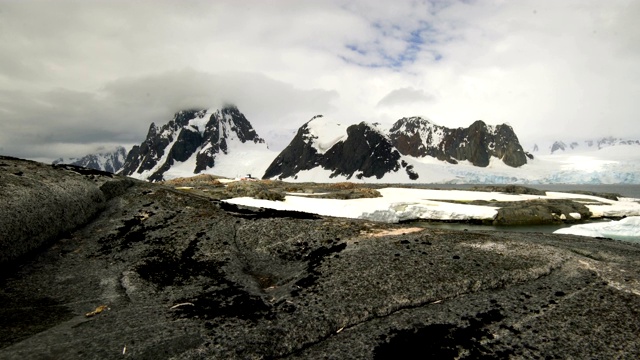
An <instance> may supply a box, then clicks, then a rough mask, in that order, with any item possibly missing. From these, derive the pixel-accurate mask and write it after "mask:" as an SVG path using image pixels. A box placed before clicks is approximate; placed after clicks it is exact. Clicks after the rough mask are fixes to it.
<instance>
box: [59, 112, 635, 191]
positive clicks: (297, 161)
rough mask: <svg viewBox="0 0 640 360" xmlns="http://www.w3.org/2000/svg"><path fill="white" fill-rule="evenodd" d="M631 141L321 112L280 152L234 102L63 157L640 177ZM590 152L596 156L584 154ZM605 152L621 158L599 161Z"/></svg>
mask: <svg viewBox="0 0 640 360" xmlns="http://www.w3.org/2000/svg"><path fill="white" fill-rule="evenodd" d="M632 145H640V141H634V140H622V139H616V138H601V139H599V140H589V141H582V142H575V141H571V142H566V141H556V142H554V143H553V144H551V145H549V146H548V147H543V146H538V145H535V146H534V147H533V149H532V151H531V152H527V151H524V149H523V147H522V146H521V144H520V141H519V139H518V137H517V135H516V134H515V132H514V130H513V129H512V128H511V127H510V126H509V125H507V124H500V125H488V124H486V123H485V122H483V121H481V120H478V121H475V122H473V123H472V124H471V125H470V126H469V127H466V128H464V127H459V128H447V127H445V126H440V125H437V124H435V123H433V122H432V121H430V120H429V119H426V118H423V117H405V118H401V119H399V120H397V121H396V122H395V123H394V124H393V125H392V126H391V127H390V128H389V129H383V128H381V127H380V126H379V124H371V123H368V122H360V123H357V124H348V123H346V124H345V123H341V122H338V121H335V120H332V119H330V118H328V117H325V116H322V115H317V116H314V117H313V118H312V119H310V120H309V121H307V122H306V123H304V124H303V125H302V126H301V127H300V128H299V129H298V131H297V132H296V134H295V135H294V136H293V139H292V140H291V141H290V143H289V145H288V146H287V147H286V148H285V149H283V150H282V151H281V152H280V153H276V152H274V151H272V150H270V149H269V148H268V147H267V144H266V143H265V141H264V139H263V138H261V137H260V136H259V135H258V134H257V132H256V131H255V129H254V128H253V127H252V125H251V123H250V122H249V120H247V118H246V117H245V116H244V115H243V114H242V113H241V112H240V111H239V110H238V108H237V107H235V106H225V107H223V108H221V109H192V110H184V111H179V112H177V113H176V114H175V115H174V117H173V118H172V119H171V120H170V121H169V122H168V123H166V124H164V125H162V126H158V125H156V124H155V123H152V124H151V126H150V127H149V131H148V133H147V136H146V139H145V140H144V141H143V142H142V143H141V144H140V145H136V146H134V147H133V148H132V149H131V151H129V152H128V154H127V155H126V158H125V157H124V152H125V150H124V149H123V148H119V149H118V150H117V152H116V153H113V154H104V153H103V154H96V155H88V156H87V157H84V158H82V159H68V160H63V159H58V160H56V162H57V163H59V162H66V163H69V162H70V161H69V160H73V162H71V163H73V164H76V165H81V166H86V167H92V168H96V169H100V170H105V171H111V172H119V173H121V174H124V175H128V176H131V177H135V178H139V179H145V180H149V181H161V180H167V179H171V178H176V177H185V176H193V175H195V174H200V173H211V174H216V175H222V176H227V177H240V176H246V175H247V174H253V175H254V176H255V177H261V178H264V179H282V180H289V181H296V180H297V181H316V182H323V181H343V180H359V181H377V182H387V183H398V182H400V183H402V182H413V181H419V182H423V183H447V182H448V183H558V182H565V183H619V182H622V183H640V165H638V161H636V160H640V156H636V157H634V155H633V154H635V153H637V151H633V152H631V153H630V152H629V149H630V148H629V147H630V146H632ZM545 148H547V149H548V151H543V150H542V151H541V150H540V149H545ZM634 148H635V146H634ZM587 150H588V151H591V152H590V153H589V156H577V157H576V156H575V155H576V154H578V155H579V154H582V152H584V151H587ZM595 150H597V151H598V152H597V156H594V154H595V153H594V152H593V151H595ZM532 153H533V154H536V159H535V160H534V155H532ZM565 154H566V156H565ZM600 155H602V156H603V157H613V158H620V159H622V161H605V160H599V158H598V156H600ZM636 158H639V159H636Z"/></svg>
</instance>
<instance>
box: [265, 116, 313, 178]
mask: <svg viewBox="0 0 640 360" xmlns="http://www.w3.org/2000/svg"><path fill="white" fill-rule="evenodd" d="M319 118H322V115H316V116H314V117H312V118H311V120H309V121H307V122H306V123H304V125H302V126H301V127H300V128H298V131H297V132H296V135H295V136H294V137H293V139H292V140H291V142H290V143H289V145H287V147H286V148H285V149H284V150H282V151H281V152H280V154H278V156H277V157H276V158H275V159H274V160H273V162H272V163H271V165H269V167H268V168H267V170H266V171H265V173H264V176H263V178H264V179H270V178H273V177H276V176H277V177H279V178H282V179H284V178H288V177H295V176H296V174H297V173H298V172H300V171H303V170H310V169H313V168H315V167H316V166H319V165H320V162H321V154H320V153H319V152H318V149H317V147H316V146H314V142H313V140H314V139H318V136H317V135H314V134H312V130H311V122H312V121H314V120H315V119H319Z"/></svg>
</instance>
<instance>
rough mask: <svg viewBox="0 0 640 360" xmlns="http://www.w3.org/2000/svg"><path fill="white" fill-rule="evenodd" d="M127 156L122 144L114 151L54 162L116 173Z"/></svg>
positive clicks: (55, 163)
mask: <svg viewBox="0 0 640 360" xmlns="http://www.w3.org/2000/svg"><path fill="white" fill-rule="evenodd" d="M126 157H127V150H126V149H125V148H124V147H122V146H118V147H116V149H115V150H114V151H109V152H101V153H97V154H89V155H86V156H83V157H81V158H69V159H63V158H59V159H56V160H54V161H53V162H52V164H53V165H57V164H69V165H76V166H82V167H86V168H89V169H94V170H100V171H107V172H110V173H116V172H118V171H120V169H122V166H123V165H124V162H125V158H126Z"/></svg>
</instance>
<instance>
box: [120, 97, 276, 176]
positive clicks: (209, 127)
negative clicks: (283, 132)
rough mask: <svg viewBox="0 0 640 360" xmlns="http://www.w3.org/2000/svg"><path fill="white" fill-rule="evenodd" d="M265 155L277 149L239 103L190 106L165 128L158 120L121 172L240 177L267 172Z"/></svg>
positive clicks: (132, 150) (154, 174)
mask: <svg viewBox="0 0 640 360" xmlns="http://www.w3.org/2000/svg"><path fill="white" fill-rule="evenodd" d="M265 157H270V158H273V153H272V152H271V151H269V149H268V147H267V145H266V143H265V141H264V140H263V139H262V138H261V137H259V136H258V134H257V133H256V131H255V130H254V129H253V127H252V126H251V123H249V121H248V120H247V119H246V117H245V116H244V115H243V114H242V113H241V112H240V111H239V110H238V108H236V107H235V106H226V107H224V108H222V109H219V110H214V109H210V110H185V111H180V112H178V113H176V114H175V116H174V117H173V119H172V120H171V121H169V122H168V123H167V124H165V125H163V126H162V127H158V126H157V125H155V124H154V123H152V124H151V126H150V128H149V132H148V134H147V138H146V140H144V142H142V144H140V145H139V146H137V145H136V146H134V147H133V148H132V149H131V151H129V154H128V156H127V159H126V161H125V164H124V166H123V169H122V172H121V173H122V174H124V175H128V176H131V177H135V178H139V179H146V180H149V181H160V180H166V179H170V178H175V177H181V176H193V175H195V174H200V173H207V172H213V173H215V174H217V175H224V176H237V175H244V174H245V173H247V172H262V171H264V168H265V165H263V164H264V158H265ZM267 161H268V160H267ZM214 167H215V170H213V168H214Z"/></svg>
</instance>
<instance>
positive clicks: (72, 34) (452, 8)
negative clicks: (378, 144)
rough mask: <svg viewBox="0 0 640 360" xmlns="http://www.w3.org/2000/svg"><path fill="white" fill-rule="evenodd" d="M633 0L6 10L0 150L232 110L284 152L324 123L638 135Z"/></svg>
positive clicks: (118, 3) (82, 143)
mask: <svg viewBox="0 0 640 360" xmlns="http://www.w3.org/2000/svg"><path fill="white" fill-rule="evenodd" d="M637 19H640V1H637V0H511V1H507V0H430V1H403V0H397V1H375V0H355V1H343V0H319V1H306V0H271V1H264V0H243V1H236V0H234V1H227V0H215V1H209V0H206V1H205V0H202V1H189V0H186V1H178V0H138V1H124V0H111V1H103V0H81V1H66V0H56V1H35V0H0V54H2V55H1V56H0V154H2V155H10V156H17V157H22V158H28V159H36V160H40V161H50V160H52V159H55V158H58V157H71V156H82V155H86V154H88V153H94V152H97V151H101V150H109V149H112V148H114V147H115V146H116V145H124V146H126V147H130V146H132V145H134V144H139V143H140V142H142V141H143V140H144V138H145V136H146V133H147V131H148V128H149V125H150V124H151V122H155V123H156V124H158V125H161V124H164V123H166V122H168V121H169V120H171V118H172V117H173V114H174V113H175V112H176V111H179V110H181V109H187V108H218V107H220V106H222V105H223V104H227V103H232V104H235V105H236V106H238V108H239V109H240V111H241V112H243V113H244V114H245V115H246V117H247V118H248V120H249V121H250V122H251V123H252V124H253V126H254V128H255V129H256V131H257V132H258V134H259V135H260V136H262V137H263V138H265V139H266V140H267V142H268V143H269V144H270V148H271V149H273V150H280V149H282V148H284V147H285V146H286V145H287V144H288V142H289V141H290V140H291V138H292V137H293V135H294V133H295V131H296V130H297V128H298V127H300V126H302V125H303V124H304V123H305V122H306V121H308V120H309V119H310V118H311V117H313V116H314V115H317V114H323V115H325V116H329V117H331V118H332V119H335V120H337V121H339V122H344V123H347V124H355V123H359V122H361V121H367V122H371V123H374V122H377V123H380V124H381V125H382V126H383V127H390V126H391V125H392V124H393V122H395V121H396V120H398V119H400V118H402V117H408V116H423V117H426V118H428V119H430V120H432V121H433V122H435V123H436V124H439V125H445V126H448V127H466V126H469V125H470V124H471V123H472V122H473V121H475V120H478V119H480V120H484V121H485V122H486V123H488V124H500V123H508V124H510V125H511V126H512V127H513V128H514V130H515V132H516V134H517V135H518V137H519V138H520V141H521V142H522V143H523V145H524V146H525V148H527V146H532V145H533V144H534V143H538V142H541V143H544V142H548V141H553V140H558V139H560V140H567V139H568V140H581V139H587V138H594V137H602V136H615V137H623V138H633V139H639V138H640V125H639V120H640V119H639V117H638V113H639V111H638V110H640V65H639V64H640V25H639V24H638V21H637Z"/></svg>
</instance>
